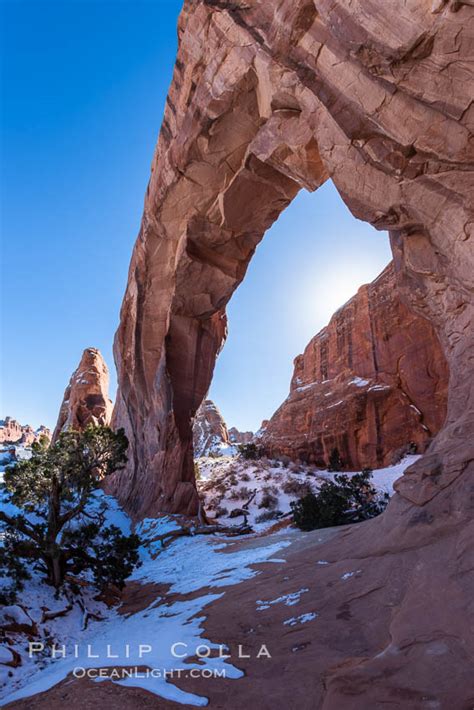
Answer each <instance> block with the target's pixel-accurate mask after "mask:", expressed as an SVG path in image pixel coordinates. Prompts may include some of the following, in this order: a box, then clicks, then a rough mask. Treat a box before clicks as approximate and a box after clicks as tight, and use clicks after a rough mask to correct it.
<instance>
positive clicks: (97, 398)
mask: <svg viewBox="0 0 474 710" xmlns="http://www.w3.org/2000/svg"><path fill="white" fill-rule="evenodd" d="M111 416H112V402H111V400H110V399H109V371H108V368H107V365H106V364H105V362H104V359H103V357H102V355H101V353H100V351H99V350H97V349H96V348H87V349H86V350H84V352H83V354H82V358H81V361H80V363H79V366H78V368H77V370H75V371H74V372H73V374H72V376H71V379H70V380H69V384H68V386H67V387H66V390H65V392H64V398H63V401H62V404H61V409H60V410H59V416H58V421H57V424H56V428H55V430H54V434H53V442H54V441H56V439H57V438H58V436H59V434H60V433H61V432H63V431H67V430H68V429H75V430H77V431H81V430H82V429H85V427H87V426H88V425H89V424H94V425H99V424H101V425H104V424H105V425H108V424H110V420H111Z"/></svg>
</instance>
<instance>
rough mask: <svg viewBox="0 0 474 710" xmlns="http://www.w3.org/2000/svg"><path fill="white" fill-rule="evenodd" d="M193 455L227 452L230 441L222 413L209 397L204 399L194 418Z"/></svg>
mask: <svg viewBox="0 0 474 710" xmlns="http://www.w3.org/2000/svg"><path fill="white" fill-rule="evenodd" d="M193 446H194V455H195V456H197V457H199V456H212V455H219V454H221V455H222V454H224V453H228V452H229V451H230V447H231V442H230V439H229V432H228V431H227V426H226V423H225V421H224V418H223V416H222V414H221V413H220V411H219V409H218V408H217V406H216V405H215V404H214V402H213V401H212V400H211V399H206V400H205V401H204V402H203V403H202V404H201V406H200V407H199V409H198V411H197V412H196V417H195V418H194V425H193Z"/></svg>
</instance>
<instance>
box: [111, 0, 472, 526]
mask: <svg viewBox="0 0 474 710" xmlns="http://www.w3.org/2000/svg"><path fill="white" fill-rule="evenodd" d="M435 5H436V6H434V5H432V4H431V3H429V2H424V3H419V2H415V0H410V1H409V2H407V3H404V4H403V6H402V7H400V6H398V5H397V8H396V9H395V8H394V7H393V6H392V4H390V3H383V4H381V3H379V2H374V0H357V2H353V3H351V4H350V6H348V5H347V3H345V2H342V0H336V1H335V2H334V1H333V0H331V2H329V0H318V1H317V2H316V3H314V2H307V0H297V2H289V0H284V1H283V2H281V3H279V4H278V6H277V7H276V6H275V4H274V3H262V2H259V1H258V0H250V2H245V3H241V2H240V1H238V2H235V3H232V4H227V3H226V2H221V1H220V0H212V2H211V0H206V1H204V0H192V1H191V0H189V1H187V2H185V4H184V8H183V11H182V14H181V17H180V20H179V28H178V36H179V51H178V57H177V61H176V67H175V71H174V75H173V81H172V84H171V87H170V91H169V95H168V99H167V103H166V109H165V116H164V121H163V125H162V129H161V133H160V137H159V140H158V145H157V149H156V152H155V156H154V159H153V163H152V174H151V178H150V183H149V185H148V189H147V194H146V199H145V206H144V215H143V221H142V225H141V230H140V234H139V237H138V240H137V243H136V246H135V249H134V253H133V257H132V262H131V266H130V271H129V282H128V286H127V291H126V294H125V298H124V301H123V306H122V311H121V322H120V327H119V330H118V332H117V336H116V342H115V358H116V363H117V367H118V375H119V392H118V396H117V404H116V410H115V422H116V423H117V424H119V425H121V426H124V428H125V430H126V433H127V436H128V438H129V440H130V457H129V464H128V467H127V469H126V470H125V471H124V472H123V474H121V475H120V483H119V482H118V481H117V483H116V492H117V493H118V495H119V496H120V499H121V501H122V502H123V503H124V504H125V505H126V507H127V509H128V510H129V511H130V512H132V513H133V514H134V515H136V516H144V515H150V514H153V513H154V512H157V511H159V510H164V511H178V512H187V513H195V512H196V511H197V507H198V499H197V495H196V490H195V486H194V480H193V475H194V474H193V452H192V424H191V422H192V418H193V416H194V414H195V412H196V411H197V409H198V407H199V405H200V403H201V401H202V399H203V398H204V396H205V393H206V392H207V391H208V388H209V383H210V380H211V378H212V372H213V368H214V362H215V357H216V355H217V353H218V351H219V349H220V348H221V347H222V343H223V341H224V338H225V335H226V317H225V306H226V303H227V301H228V300H229V298H230V297H231V295H232V293H233V292H234V290H235V288H236V287H237V286H238V284H239V283H240V282H241V280H242V279H243V278H244V275H245V271H246V268H247V265H248V263H249V260H250V259H251V257H252V255H253V253H254V250H255V247H256V245H257V244H258V242H259V241H260V240H261V238H262V236H263V234H264V232H265V230H266V229H267V228H268V227H269V226H270V225H271V224H272V223H273V222H274V220H275V219H276V218H277V217H278V215H279V214H280V212H281V211H282V210H283V209H284V208H285V207H286V206H287V205H288V204H289V203H290V202H291V200H292V199H293V198H294V196H295V195H296V194H297V192H298V191H299V190H300V189H301V188H306V189H309V190H315V189H317V187H318V186H319V185H320V184H321V183H322V182H324V181H325V180H326V179H327V178H328V176H329V175H330V176H331V178H332V179H333V181H334V182H335V185H336V187H337V188H338V190H339V192H340V194H341V196H342V197H343V199H344V201H345V202H346V204H347V205H348V207H349V208H350V209H351V211H352V212H353V214H354V215H355V216H357V217H359V218H360V219H364V220H366V221H368V222H371V223H372V224H373V225H374V226H375V227H376V228H378V229H388V230H389V231H390V236H391V242H392V247H393V251H394V256H395V271H396V273H397V282H398V286H399V289H400V290H401V291H400V292H401V294H402V298H403V299H404V300H405V301H406V302H407V303H408V305H409V307H410V308H411V309H414V310H416V311H417V313H419V314H420V315H422V316H424V317H425V318H426V319H427V320H430V321H431V322H432V324H433V326H434V327H435V329H436V331H437V333H438V336H439V338H440V341H441V344H442V347H443V349H444V352H445V355H446V357H447V360H448V363H449V368H450V397H449V404H448V414H447V419H446V426H445V427H444V429H443V431H442V432H441V433H440V434H439V435H438V437H437V438H436V441H435V442H434V444H433V446H432V447H431V448H430V454H429V455H430V458H429V459H428V458H425V459H424V460H423V462H421V463H419V464H417V465H416V466H415V467H414V468H413V469H412V470H411V473H410V475H407V476H405V477H404V482H403V483H402V484H400V485H401V487H402V488H403V494H404V495H405V496H406V497H407V498H409V499H410V500H412V501H416V502H419V503H422V502H424V501H426V500H428V499H429V498H431V497H433V496H434V495H435V494H436V493H437V492H438V491H439V490H440V489H441V488H442V487H443V486H445V485H448V484H450V483H451V482H452V481H453V480H454V479H455V478H456V477H457V476H459V475H460V473H461V472H462V471H463V470H464V468H465V466H466V461H467V460H470V459H471V458H473V457H474V451H473V446H474V444H473V443H472V442H473V441H474V436H473V427H474V423H473V418H474V417H473V397H474V394H473V387H474V385H473V380H474V378H472V348H473V342H472V339H473V336H472V328H471V326H470V323H471V317H472V309H473V304H472V289H473V287H474V286H473V273H474V269H472V262H473V259H474V256H473V247H472V224H473V221H472V219H473V218H472V199H471V197H472V190H473V177H472V176H473V172H472V161H473V155H472V153H473V144H472V135H471V132H470V131H471V129H472V123H473V109H472V104H471V98H470V97H471V95H472V91H471V90H470V89H471V86H469V81H470V80H471V73H470V72H469V69H468V65H467V63H466V62H467V57H468V53H469V48H470V46H471V43H472V13H473V9H472V7H470V6H469V5H467V4H465V3H463V4H460V3H458V2H457V3H452V2H445V3H443V2H441V3H436V4H435ZM315 229H317V224H315ZM466 442H470V443H466ZM448 451H449V454H448V453H447V452H448ZM468 452H469V455H468ZM446 456H447V457H448V458H446ZM448 459H449V463H446V466H445V467H444V466H443V465H442V464H441V462H442V461H446V462H447V461H448ZM440 465H442V468H443V472H442V474H439V470H440V468H439V467H440ZM427 471H430V472H432V473H433V475H431V474H430V473H429V472H428V473H427ZM400 490H401V489H400Z"/></svg>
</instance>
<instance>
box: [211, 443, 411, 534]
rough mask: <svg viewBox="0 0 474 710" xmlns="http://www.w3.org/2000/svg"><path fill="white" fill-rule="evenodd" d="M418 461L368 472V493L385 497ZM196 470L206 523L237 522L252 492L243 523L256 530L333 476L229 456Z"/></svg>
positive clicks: (408, 459) (312, 469)
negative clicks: (212, 520)
mask: <svg viewBox="0 0 474 710" xmlns="http://www.w3.org/2000/svg"><path fill="white" fill-rule="evenodd" d="M418 458H419V457H418V456H415V455H413V456H406V457H405V458H404V459H403V460H402V461H400V463H398V464H396V465H395V466H388V467H387V468H381V469H376V470H374V472H373V479H372V483H373V485H374V487H375V488H376V489H377V490H379V491H380V492H381V493H388V494H389V495H391V494H392V493H393V483H394V481H396V480H397V478H400V476H401V475H402V474H403V472H404V470H405V469H406V468H407V467H408V466H410V465H411V464H412V463H414V462H415V461H416V460H417V459H418ZM197 464H198V468H199V480H198V484H197V485H198V489H199V492H200V494H201V496H202V498H203V501H204V507H205V509H206V512H207V515H208V517H209V518H217V519H218V520H219V522H220V523H222V524H229V523H239V522H242V520H243V517H242V516H241V515H240V516H239V515H238V511H239V510H242V507H243V506H244V505H245V504H246V502H247V501H248V500H249V499H250V498H251V496H252V494H253V492H254V491H256V495H255V497H254V498H253V499H252V500H251V502H250V503H249V505H248V522H249V523H250V524H251V525H252V526H253V527H254V528H255V529H256V530H261V529H262V528H264V527H267V526H268V525H269V524H272V523H274V522H275V520H278V518H280V517H281V515H282V514H285V513H288V512H289V511H290V503H291V501H293V500H296V499H297V498H301V497H302V496H304V495H306V494H307V493H309V492H311V491H317V489H318V487H319V486H320V484H321V482H322V481H324V480H332V479H333V478H334V476H335V474H336V473H337V472H329V471H322V470H319V469H316V468H315V467H313V466H310V465H304V464H302V465H300V464H295V463H289V464H287V465H283V464H282V463H281V462H279V461H271V460H269V459H258V460H255V461H253V460H251V461H249V460H245V459H242V458H240V457H238V458H236V457H231V456H223V457H220V458H215V457H208V458H200V459H197ZM340 473H347V472H346V471H341V472H340ZM354 473H355V472H352V473H347V475H349V476H350V475H353V474H354ZM234 518H235V519H234Z"/></svg>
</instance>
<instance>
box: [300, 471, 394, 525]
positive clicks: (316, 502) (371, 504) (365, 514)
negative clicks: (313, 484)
mask: <svg viewBox="0 0 474 710" xmlns="http://www.w3.org/2000/svg"><path fill="white" fill-rule="evenodd" d="M371 479H372V471H371V470H370V469H368V468H365V469H364V470H363V471H361V473H356V474H354V475H353V476H347V475H344V474H343V473H339V474H336V475H335V476H334V481H324V483H322V484H321V486H320V488H319V491H318V492H317V493H309V494H308V495H306V496H303V497H302V498H300V499H299V500H296V501H293V502H291V503H290V507H291V511H292V514H293V521H294V523H295V524H296V525H297V526H298V527H299V528H301V530H315V529H316V528H327V527H332V526H334V525H346V524H347V523H358V522H361V521H362V520H368V519H369V518H374V517H375V516H377V515H380V513H382V512H383V511H384V510H385V508H386V507H387V504H388V501H389V495H388V493H379V492H378V491H377V489H376V488H374V487H373V485H372V483H371Z"/></svg>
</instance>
